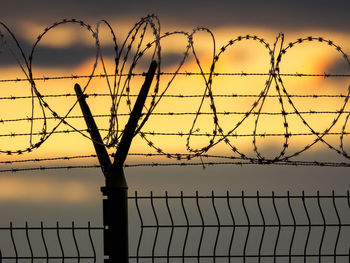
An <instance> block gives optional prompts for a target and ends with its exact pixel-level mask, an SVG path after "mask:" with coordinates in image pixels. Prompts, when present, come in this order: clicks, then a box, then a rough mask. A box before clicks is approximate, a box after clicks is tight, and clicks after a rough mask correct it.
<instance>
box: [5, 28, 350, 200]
mask: <svg viewBox="0 0 350 263" xmlns="http://www.w3.org/2000/svg"><path fill="white" fill-rule="evenodd" d="M131 25H132V22H131V21H124V23H122V24H120V25H119V27H118V37H119V38H123V37H124V36H125V35H126V32H127V31H128V29H129V28H130V26H131ZM23 28H25V29H26V30H23V31H22V35H21V37H22V38H24V39H26V40H28V41H34V39H35V37H36V36H37V35H38V33H40V32H41V31H42V29H43V26H42V25H40V24H35V23H30V24H27V25H23ZM174 29H175V28H173V26H169V27H168V28H166V27H165V29H162V30H164V31H163V32H166V31H168V30H169V31H171V30H174ZM181 30H184V31H189V32H191V28H181ZM212 32H213V33H214V35H215V39H216V54H218V52H219V51H220V48H221V47H222V46H223V45H226V44H227V43H228V41H229V40H231V39H235V38H236V37H237V36H238V35H242V36H245V35H246V34H252V33H254V34H257V33H258V34H257V35H258V36H261V37H263V38H264V39H266V41H267V42H268V43H270V44H271V45H272V44H273V42H274V40H275V37H276V36H277V33H278V32H275V31H274V30H269V29H266V28H259V27H254V28H253V27H239V28H238V27H216V28H215V27H214V28H212ZM311 33H312V34H311ZM100 34H101V35H100V37H101V43H102V44H103V45H106V46H107V45H108V44H109V45H110V44H111V40H110V39H111V38H110V36H109V35H108V33H107V32H106V30H105V28H103V29H101V32H100ZM252 35H253V34H252ZM309 35H312V36H317V37H318V36H324V37H325V38H326V39H328V38H330V39H332V40H334V42H335V43H336V44H338V45H339V46H341V47H342V48H343V50H344V52H346V53H347V54H349V53H350V50H349V45H347V43H349V41H350V34H345V33H339V32H338V33H337V32H329V31H327V30H324V31H318V32H302V33H299V32H296V31H293V30H289V31H287V32H285V45H286V44H287V43H289V42H291V41H295V40H296V39H298V38H299V37H307V36H309ZM121 36H122V37H121ZM147 37H148V39H151V38H150V36H149V35H147V36H146V38H147ZM162 41H163V40H162ZM145 43H147V41H146V42H145ZM93 44H94V43H93V41H91V36H89V35H88V34H85V33H81V31H80V30H78V29H77V28H76V27H67V26H64V27H62V28H59V29H57V30H54V31H52V32H50V33H49V35H48V38H47V39H46V40H45V39H44V40H43V42H42V43H41V45H42V47H48V48H60V49H67V50H68V49H69V48H70V47H71V46H72V45H82V46H84V45H90V46H91V45H93ZM186 45H187V43H186V41H185V39H184V37H183V36H174V37H169V39H165V40H164V41H163V42H162V54H163V56H164V57H165V58H166V55H167V54H174V53H175V54H178V53H179V54H182V53H183V52H184V51H185V49H186ZM194 46H195V50H196V54H197V55H198V58H199V60H200V61H201V63H202V64H201V65H202V68H203V70H204V71H205V72H208V71H209V69H210V65H211V61H212V58H213V43H212V41H211V38H210V36H209V35H208V34H206V33H203V32H200V33H198V34H196V35H195V38H194ZM133 48H134V51H135V47H133ZM179 59H181V56H179V57H178V60H179ZM105 61H106V65H107V71H108V72H109V73H111V72H113V58H112V57H110V56H106V57H105ZM93 63H94V59H93V57H92V56H87V57H86V59H85V60H84V61H83V62H82V63H80V64H79V65H78V66H72V67H65V68H63V67H58V66H52V67H43V66H39V67H38V66H36V67H34V70H33V72H34V75H35V77H42V76H45V77H52V76H71V75H87V74H90V72H91V68H92V65H93ZM337 63H338V64H339V63H340V64H341V65H338V64H337ZM163 64H164V65H167V61H166V60H165V61H163ZM334 64H336V66H337V70H339V69H340V70H341V71H342V72H340V73H345V74H349V66H348V65H347V64H346V63H345V61H344V59H342V58H341V56H340V55H339V52H337V51H336V50H335V48H334V47H330V46H329V45H327V44H325V43H318V42H317V41H314V42H311V43H305V44H304V45H300V47H299V46H296V47H294V48H293V49H290V50H287V53H286V54H285V55H284V57H283V61H282V62H281V65H280V68H281V73H307V74H323V73H325V72H328V71H329V70H330V69H332V67H333V66H334ZM177 65H178V64H177V63H176V62H175V63H169V66H165V67H162V69H161V71H163V72H173V71H174V70H175V69H176V67H177ZM128 66H129V65H128ZM269 68H270V65H269V55H268V53H267V50H266V49H265V48H264V47H263V45H262V44H260V43H258V42H257V41H252V40H247V41H242V42H241V43H238V44H237V45H234V46H233V47H231V48H228V49H227V51H225V53H224V54H223V55H222V56H221V57H220V59H219V61H218V63H217V64H216V68H215V70H216V72H239V73H241V72H258V73H267V72H268V70H269ZM138 70H139V72H142V71H144V70H145V68H144V67H142V66H140V67H139V68H138ZM198 70H199V69H198V66H197V64H196V61H195V60H194V58H193V56H191V55H190V56H189V58H188V59H187V60H186V62H185V64H184V65H183V67H182V69H181V72H198ZM0 72H1V73H0V74H1V79H11V78H23V77H24V75H23V73H21V71H20V70H19V68H18V67H17V66H6V67H5V66H2V67H1V68H0ZM102 72H103V71H102V67H101V63H100V62H99V64H98V67H97V70H96V73H102ZM124 72H127V71H126V70H125V71H124ZM330 73H334V74H337V73H339V72H330ZM169 79H170V77H169V76H162V77H161V82H160V85H161V86H160V90H161V91H162V90H164V88H165V87H166V85H167V83H168V81H169ZM283 80H284V84H285V87H286V89H287V91H288V92H289V94H294V95H303V94H315V95H320V94H335V95H337V94H345V95H346V94H347V90H348V86H349V78H339V79H332V78H329V79H325V78H322V77H307V78H306V77H305V78H295V77H284V78H283ZM85 81H86V80H85V79H79V80H74V79H73V80H72V79H66V80H50V81H37V82H36V84H37V88H38V90H39V91H40V93H41V94H42V95H50V94H51V95H52V94H66V93H73V92H74V90H73V86H74V84H75V82H78V83H80V84H81V85H82V86H84V83H85ZM142 81H143V78H140V77H136V78H135V79H133V82H132V86H131V88H132V90H131V93H133V94H137V93H138V90H139V88H140V86H141V84H142ZM265 81H266V76H264V77H257V76H253V77H248V76H245V77H242V76H229V77H223V76H219V77H215V78H214V81H213V86H212V90H213V93H214V95H222V94H229V95H231V94H239V95H242V94H255V95H257V94H259V93H260V92H261V90H262V89H263V88H264V83H265ZM0 87H1V89H0V96H1V97H10V96H29V95H30V86H29V84H28V83H26V82H14V83H3V82H2V83H0ZM204 89H205V84H204V81H203V78H201V77H198V76H177V77H176V78H175V80H174V81H173V83H172V84H171V86H170V88H169V90H168V92H167V94H172V95H179V94H182V95H190V94H192V95H193V94H201V95H203V92H204ZM87 92H88V93H108V87H107V85H106V81H105V80H104V79H98V78H97V79H93V81H92V82H91V84H90V85H89V87H88V89H87ZM268 94H269V95H277V92H276V90H275V85H274V84H272V85H271V88H270V91H269V93H268ZM200 100H201V98H191V99H188V98H182V99H181V98H177V99H174V98H172V99H169V98H163V99H162V101H161V102H160V103H159V105H158V106H157V108H156V110H155V111H154V112H155V113H164V112H174V113H181V112H191V113H193V112H196V111H197V109H198V106H199V103H200ZM255 100H256V98H242V97H238V98H237V97H233V98H232V97H230V98H216V99H215V102H216V107H217V111H218V112H246V111H248V110H249V109H250V108H251V107H252V104H253V103H254V101H255ZM87 101H88V103H89V105H90V107H91V110H92V112H93V114H105V115H108V114H109V112H110V111H109V110H110V106H111V103H110V98H109V97H108V96H104V97H97V98H94V97H90V98H88V100H87ZM293 102H294V103H295V105H296V106H297V107H298V110H299V111H306V112H307V111H327V110H328V111H337V110H339V109H340V108H341V107H342V106H341V105H342V104H343V103H344V98H342V99H339V98H323V99H314V98H307V99H306V98H294V100H293ZM47 103H48V104H49V105H50V106H51V107H52V108H53V109H55V111H56V112H57V113H58V114H60V115H61V116H63V115H64V114H66V112H67V110H68V109H70V107H71V105H73V104H74V103H75V98H74V97H60V98H48V99H47ZM147 103H148V104H147ZM149 103H150V101H147V102H146V105H149ZM35 105H36V107H35V115H36V116H39V117H40V116H42V115H41V112H40V110H39V107H38V105H37V104H35ZM121 105H122V106H121V107H120V109H119V112H120V113H128V112H129V111H128V108H127V107H126V101H125V100H123V101H122V104H121ZM285 105H286V109H285V110H286V111H287V112H288V111H289V112H290V111H293V109H292V107H291V106H290V105H289V104H288V103H287V101H285ZM31 107H32V104H31V100H30V99H21V100H20V99H18V100H1V101H0V109H1V111H0V112H1V114H0V119H2V120H9V119H17V118H27V117H29V116H31V109H32V108H31ZM210 110H211V109H210V103H209V101H208V99H206V100H205V102H204V105H203V108H202V110H201V111H202V112H210ZM344 110H345V111H350V107H349V106H348V105H347V106H346V107H345V109H344ZM280 111H281V106H280V103H279V102H278V99H277V98H269V99H267V101H266V103H265V105H264V107H263V109H262V112H280ZM80 114H81V112H80V109H79V108H78V107H75V108H74V109H73V111H72V112H71V113H70V115H69V116H76V115H80ZM48 116H49V115H48ZM304 116H305V119H306V120H307V121H308V122H309V123H310V125H311V126H312V127H313V129H314V130H316V131H318V132H322V131H324V130H325V129H326V128H327V127H329V126H330V124H331V123H332V121H333V119H334V118H335V117H336V114H332V115H310V114H305V115H304ZM193 118H194V116H193V115H190V116H188V115H186V116H151V117H150V119H149V121H148V123H147V124H146V125H145V127H144V128H143V131H155V132H165V133H169V132H171V133H178V132H183V133H187V132H188V131H189V130H190V128H191V125H192V123H193ZM212 119H213V117H212V116H211V115H203V116H200V117H199V118H198V121H197V124H196V126H195V130H198V131H197V132H198V133H212V130H213V121H212ZM240 119H242V115H230V116H220V124H221V125H222V128H223V129H224V132H227V131H229V130H230V129H232V128H233V127H234V124H235V123H237V122H238V121H240ZM68 120H69V123H71V124H72V125H73V126H74V127H75V128H77V129H85V128H86V127H85V123H84V122H83V120H82V119H68ZM120 120H121V127H123V126H124V124H125V121H126V117H120ZM345 120H346V115H345V114H343V115H342V116H341V117H340V118H339V121H338V123H337V124H336V125H335V126H334V128H333V129H332V131H333V132H341V129H342V126H343V125H344V123H345ZM254 121H255V115H253V116H250V117H249V118H248V119H247V120H246V121H245V122H244V124H243V125H242V126H241V127H240V128H239V129H237V131H236V132H237V134H251V133H252V132H253V129H254ZM96 122H97V124H98V126H99V128H102V129H106V128H108V119H107V118H98V119H96ZM260 123H261V124H260V126H259V127H258V129H257V133H260V134H264V133H283V132H284V129H283V120H282V118H281V116H262V117H261V119H260ZM288 123H289V125H290V132H292V133H306V132H310V131H309V129H308V128H307V127H305V126H304V125H302V122H301V120H300V119H298V118H297V117H295V115H291V116H290V117H289V119H288ZM55 124H57V120H52V119H49V120H48V130H49V131H50V130H51V129H52V128H53V127H54V126H55ZM41 125H42V122H40V121H38V122H35V126H34V132H35V131H36V132H39V131H40V130H41V128H42V126H41ZM66 129H71V128H69V127H67V126H64V125H61V126H60V127H59V128H58V130H59V131H62V130H66ZM346 131H348V127H347V129H346ZM28 132H30V125H29V122H28V121H17V122H9V121H6V122H4V123H3V124H0V134H2V135H4V134H11V133H16V134H18V133H28ZM102 134H103V135H105V134H106V132H104V131H102ZM148 138H150V139H151V140H152V142H154V143H155V144H156V145H157V147H159V148H161V149H162V150H164V151H166V152H171V153H187V151H186V137H185V136H183V137H180V136H150V137H148ZM326 138H327V142H330V143H331V144H332V145H334V146H336V147H339V143H340V142H339V135H338V136H327V137H326ZM37 139H38V136H34V137H33V140H34V143H35V140H37ZM314 139H315V137H314V136H299V137H294V138H293V139H291V142H290V144H291V145H292V147H290V149H289V150H288V151H289V153H292V152H293V151H297V150H298V149H302V147H303V146H305V145H306V144H309V143H310V142H312V140H314ZM231 140H232V142H233V143H234V145H236V146H237V147H238V148H239V149H240V151H241V152H244V153H247V154H248V155H250V156H252V157H255V155H254V153H253V145H252V137H242V138H238V139H237V138H236V139H231ZM344 142H345V143H346V142H348V139H346V140H345V141H344ZM207 143H208V139H207V138H206V137H204V138H203V137H194V138H193V140H192V141H191V146H193V147H198V148H200V147H203V146H205V145H206V144H207ZM283 143H284V140H283V138H275V137H273V138H265V139H264V138H258V139H257V144H258V146H260V147H261V150H262V152H263V154H264V155H266V156H269V157H271V158H273V157H274V154H277V155H278V153H279V151H280V150H281V145H283ZM0 145H1V150H17V149H25V148H27V147H28V146H29V136H14V137H10V136H2V137H0ZM346 146H348V144H345V147H346ZM326 148H327V147H325V146H322V145H321V146H319V147H315V151H316V152H317V151H324V150H325V149H326ZM271 149H272V150H271ZM276 149H277V150H276ZM347 149H348V148H347ZM111 152H113V150H111ZM131 152H138V153H140V152H141V153H156V151H155V150H154V149H152V148H150V147H149V146H148V145H147V142H145V141H144V140H141V139H140V137H137V138H135V141H134V143H133V145H132V149H131ZM91 153H94V152H93V147H92V143H91V141H89V140H88V139H87V138H85V137H83V136H82V135H80V134H77V133H69V134H65V133H63V134H53V135H52V136H51V137H50V138H49V139H48V140H47V141H46V142H45V143H44V144H43V145H42V146H41V147H40V148H39V149H37V150H34V151H33V152H31V153H26V154H25V155H21V156H17V155H11V156H8V155H6V154H2V155H1V156H0V160H1V161H7V160H19V159H23V158H25V159H31V158H44V157H45V158H46V157H57V156H73V155H84V154H91ZM209 153H211V154H221V155H231V154H232V151H231V150H230V148H229V147H228V146H227V145H225V143H224V142H221V143H219V144H218V145H216V146H215V147H214V148H213V149H212V150H211V151H210V152H209ZM155 160H157V159H155ZM138 161H140V159H138V158H137V157H129V159H128V162H129V163H135V162H138ZM141 161H144V160H143V159H141ZM146 161H148V162H149V159H147V160H146ZM347 161H348V160H347ZM70 163H80V164H81V163H83V164H84V163H89V164H91V163H96V161H95V160H93V159H87V160H78V161H72V162H70ZM24 165H25V164H24ZM14 166H16V165H10V166H6V165H5V164H4V165H1V167H4V168H7V167H14ZM25 166H26V165H25ZM1 184H2V185H6V189H12V188H14V187H13V184H16V182H7V181H6V180H5V181H2V182H1ZM34 184H36V183H34ZM72 185H73V186H74V184H72ZM73 186H72V187H73ZM74 187H75V186H74ZM84 191H85V190H82V191H80V192H79V191H78V192H75V193H76V194H77V195H78V196H69V195H68V197H67V198H68V199H69V200H71V201H72V202H73V201H77V200H78V201H79V200H81V199H84V198H85V196H86V192H84ZM41 194H43V195H45V194H44V193H41ZM11 196H15V193H14V192H12V191H10V190H9V191H7V192H3V193H2V195H1V196H0V199H6V198H10V199H11V198H12V197H11ZM33 198H34V199H35V198H37V199H40V198H41V197H40V195H38V196H33ZM37 199H35V200H37Z"/></svg>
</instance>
